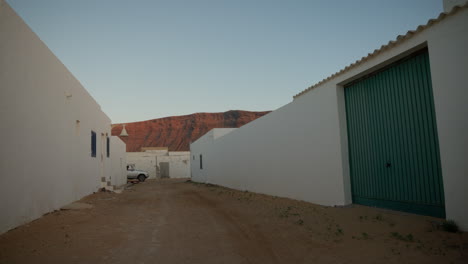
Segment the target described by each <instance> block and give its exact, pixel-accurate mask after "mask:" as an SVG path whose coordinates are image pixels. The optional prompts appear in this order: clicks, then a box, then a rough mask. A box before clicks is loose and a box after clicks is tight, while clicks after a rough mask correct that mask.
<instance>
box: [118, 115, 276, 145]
mask: <svg viewBox="0 0 468 264" xmlns="http://www.w3.org/2000/svg"><path fill="white" fill-rule="evenodd" d="M269 112H270V111H265V112H249V111H240V110H231V111H227V112H224V113H196V114H191V115H185V116H171V117H164V118H159V119H153V120H148V121H141V122H134V123H125V129H126V130H127V133H128V137H120V138H121V139H122V140H123V141H124V142H125V143H126V144H127V152H139V151H141V148H142V147H169V150H170V151H188V150H189V144H190V142H193V141H195V140H197V139H198V138H200V137H201V136H203V135H204V134H205V133H206V132H208V131H210V130H211V129H213V128H229V127H241V126H243V125H245V124H247V123H249V122H250V121H253V120H255V119H257V118H259V117H261V116H263V115H265V114H268V113H269ZM121 131H122V124H113V125H112V135H113V136H119V135H120V132H121Z"/></svg>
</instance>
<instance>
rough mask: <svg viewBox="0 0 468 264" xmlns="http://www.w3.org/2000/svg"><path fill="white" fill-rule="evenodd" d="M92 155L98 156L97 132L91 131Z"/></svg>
mask: <svg viewBox="0 0 468 264" xmlns="http://www.w3.org/2000/svg"><path fill="white" fill-rule="evenodd" d="M91 157H96V132H94V131H91Z"/></svg>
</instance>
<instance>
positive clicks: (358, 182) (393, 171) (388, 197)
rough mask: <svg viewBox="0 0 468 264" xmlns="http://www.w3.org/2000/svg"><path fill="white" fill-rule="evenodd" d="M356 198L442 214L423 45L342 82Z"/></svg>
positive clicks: (439, 177)
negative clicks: (417, 50) (354, 79)
mask: <svg viewBox="0 0 468 264" xmlns="http://www.w3.org/2000/svg"><path fill="white" fill-rule="evenodd" d="M345 101H346V115H347V124H348V141H349V160H350V172H351V189H352V198H353V202H354V203H358V204H363V205H369V206H378V207H384V208H389V209H394V210H401V211H407V212H412V213H417V214H424V215H431V216H436V217H445V208H444V191H443V185H442V173H441V167H440V157H439V144H438V136H437V128H436V123H435V114H434V100H433V96H432V83H431V76H430V67H429V56H428V53H427V50H426V51H424V52H420V53H418V54H416V55H413V56H411V57H409V58H406V59H404V60H402V61H399V62H398V63H395V64H394V65H391V66H390V67H388V68H386V69H384V70H382V71H380V72H377V73H374V74H372V75H370V76H367V77H366V78H364V79H361V80H359V81H357V82H354V83H351V84H349V85H346V86H345Z"/></svg>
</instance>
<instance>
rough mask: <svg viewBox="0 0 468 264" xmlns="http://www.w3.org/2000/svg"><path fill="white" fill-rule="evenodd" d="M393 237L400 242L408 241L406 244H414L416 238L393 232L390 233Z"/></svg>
mask: <svg viewBox="0 0 468 264" xmlns="http://www.w3.org/2000/svg"><path fill="white" fill-rule="evenodd" d="M390 234H391V235H392V237H394V238H396V239H398V240H401V241H406V242H413V241H414V237H413V235H412V234H408V235H406V236H404V235H402V234H400V233H398V232H391V233H390Z"/></svg>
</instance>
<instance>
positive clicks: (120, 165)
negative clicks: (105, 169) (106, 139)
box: [110, 136, 127, 186]
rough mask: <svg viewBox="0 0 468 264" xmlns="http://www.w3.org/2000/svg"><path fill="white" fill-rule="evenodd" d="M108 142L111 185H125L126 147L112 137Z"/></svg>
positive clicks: (118, 139)
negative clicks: (109, 142) (109, 143)
mask: <svg viewBox="0 0 468 264" xmlns="http://www.w3.org/2000/svg"><path fill="white" fill-rule="evenodd" d="M110 141H111V145H110V159H111V183H112V185H114V186H122V185H124V184H126V183H127V155H126V145H125V143H124V142H123V141H122V140H121V139H120V138H119V137H117V136H112V137H111V138H110Z"/></svg>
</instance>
